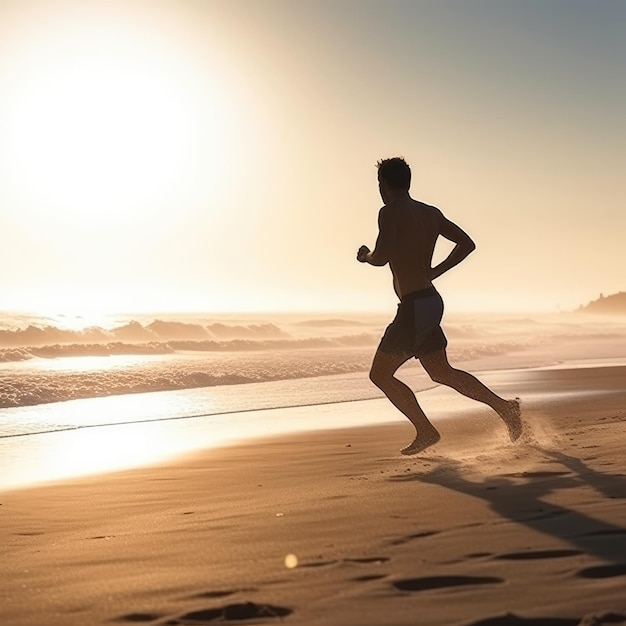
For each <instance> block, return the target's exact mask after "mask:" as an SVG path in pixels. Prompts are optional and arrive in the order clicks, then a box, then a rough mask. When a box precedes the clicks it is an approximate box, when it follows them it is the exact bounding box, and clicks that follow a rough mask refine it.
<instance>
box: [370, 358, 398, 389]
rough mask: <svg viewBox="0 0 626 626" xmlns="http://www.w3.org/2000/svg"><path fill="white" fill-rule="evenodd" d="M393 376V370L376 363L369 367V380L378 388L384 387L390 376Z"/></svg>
mask: <svg viewBox="0 0 626 626" xmlns="http://www.w3.org/2000/svg"><path fill="white" fill-rule="evenodd" d="M392 377H393V372H392V371H390V370H387V369H386V368H384V367H380V366H377V365H376V364H374V365H372V368H371V369H370V380H371V381H372V382H373V383H374V384H375V385H376V386H377V387H378V388H379V389H383V390H384V389H385V387H387V385H388V384H389V382H390V381H391V378H392Z"/></svg>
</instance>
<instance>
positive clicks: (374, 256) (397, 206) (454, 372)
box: [356, 157, 522, 455]
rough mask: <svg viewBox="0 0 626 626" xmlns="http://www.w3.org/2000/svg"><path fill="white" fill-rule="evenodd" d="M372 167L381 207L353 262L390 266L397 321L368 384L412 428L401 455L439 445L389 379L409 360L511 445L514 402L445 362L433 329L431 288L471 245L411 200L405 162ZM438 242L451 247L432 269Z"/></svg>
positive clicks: (518, 424) (435, 308)
mask: <svg viewBox="0 0 626 626" xmlns="http://www.w3.org/2000/svg"><path fill="white" fill-rule="evenodd" d="M377 167H378V187H379V189H380V195H381V197H382V199H383V202H384V203H385V206H383V208H382V209H381V210H380V212H379V214H378V238H377V239H376V245H375V247H374V250H373V251H370V249H369V248H368V247H367V246H361V247H360V248H359V251H358V253H357V257H356V258H357V260H358V261H360V262H361V263H369V264H370V265H376V266H382V265H386V264H387V263H389V267H390V268H391V274H392V276H393V288H394V290H395V292H396V294H397V296H398V298H399V299H400V304H399V305H398V312H397V314H396V317H395V318H394V320H393V322H391V324H390V325H389V326H388V327H387V329H386V330H385V333H384V335H383V338H382V339H381V341H380V345H379V346H378V349H377V350H376V354H375V355H374V361H373V362H372V368H371V371H370V379H371V381H372V382H373V383H374V384H375V385H376V386H377V387H379V388H380V389H381V390H382V391H383V393H384V394H385V395H386V396H387V397H388V398H389V400H390V401H391V402H392V403H393V405H394V406H395V407H396V408H397V409H398V410H399V411H401V412H402V413H403V414H404V415H405V416H406V417H407V418H408V419H409V421H410V422H411V423H412V424H413V426H415V430H416V431H417V434H416V436H415V439H414V441H413V443H411V444H410V445H409V446H407V447H406V448H404V449H403V450H402V451H401V452H402V454H407V455H409V454H418V453H419V452H422V451H423V450H425V449H426V448H428V447H430V446H432V445H433V444H435V443H437V442H438V441H439V439H440V438H441V435H440V434H439V432H438V431H437V429H436V428H435V427H434V426H433V425H432V424H431V423H430V421H429V420H428V418H427V417H426V415H425V413H424V411H422V409H421V407H420V405H419V404H418V402H417V399H416V397H415V394H414V393H413V391H411V389H410V388H409V387H407V385H405V384H404V383H403V382H402V381H400V380H399V379H398V378H396V377H395V376H394V374H395V373H396V371H397V370H398V368H399V367H400V366H401V365H402V364H403V363H406V361H408V360H409V359H410V358H411V357H415V358H416V359H419V360H420V362H421V364H422V366H423V367H424V369H425V370H426V372H427V373H428V375H429V376H430V377H431V378H432V380H433V381H434V382H437V383H441V384H443V385H447V386H449V387H452V388H453V389H456V390H457V391H458V392H459V393H462V394H463V395H464V396H467V397H468V398H472V399H473V400H478V401H479V402H484V403H485V404H487V405H489V406H490V407H491V408H492V409H493V410H494V411H495V412H496V413H497V414H498V415H499V416H500V418H501V419H502V421H503V422H504V423H505V424H506V426H507V428H508V431H509V437H510V439H511V441H515V440H516V439H517V438H518V437H519V436H520V435H521V433H522V420H521V411H520V404H519V400H517V399H515V400H504V399H503V398H501V397H500V396H497V395H496V394H495V393H493V392H492V391H491V390H490V389H488V388H487V387H486V386H485V385H483V383H481V382H480V381H479V380H478V379H477V378H475V377H474V376H472V375H471V374H468V373H467V372H464V371H462V370H458V369H455V368H453V367H452V366H451V365H450V363H448V357H447V355H446V347H447V345H448V341H447V339H446V336H445V335H444V334H443V330H442V329H441V326H440V323H441V318H442V316H443V301H442V299H441V296H440V295H439V293H438V292H437V290H436V289H435V287H434V286H433V284H432V281H433V280H434V279H435V278H438V277H439V276H441V275H442V274H444V273H445V272H447V271H448V270H449V269H452V268H453V267H454V266H455V265H458V264H459V263H460V262H461V261H462V260H463V259H465V257H467V255H468V254H470V252H472V251H473V250H474V249H475V248H476V245H475V244H474V242H473V241H472V240H471V238H470V237H469V235H468V234H467V233H466V232H464V231H463V230H462V229H461V228H460V227H459V226H457V225H456V224H454V223H453V222H451V221H450V220H448V219H446V218H445V217H444V215H443V213H442V212H441V211H440V210H439V209H437V208H436V207H433V206H429V205H428V204H424V203H423V202H419V201H417V200H413V198H411V196H410V194H409V188H410V184H411V169H410V167H409V166H408V164H407V163H406V162H405V161H404V159H402V158H399V157H395V158H392V159H384V160H382V161H379V162H378V163H377ZM440 235H441V236H442V237H445V238H446V239H449V240H450V241H452V242H453V243H455V244H456V245H455V247H454V248H453V250H452V251H451V252H450V254H449V255H448V256H447V257H446V258H445V259H444V260H443V261H442V262H441V263H439V265H437V266H436V267H432V257H433V252H434V249H435V243H436V241H437V238H438V237H439V236H440Z"/></svg>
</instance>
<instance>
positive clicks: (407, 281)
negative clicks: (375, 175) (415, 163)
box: [386, 199, 441, 298]
mask: <svg viewBox="0 0 626 626" xmlns="http://www.w3.org/2000/svg"><path fill="white" fill-rule="evenodd" d="M386 209H387V210H388V211H389V225H390V227H391V228H392V232H393V236H392V245H391V246H390V253H389V266H390V268H391V272H392V274H393V286H394V289H395V291H396V294H397V295H398V297H399V298H402V296H404V295H406V294H408V293H412V292H414V291H418V290H420V289H425V288H426V287H429V286H430V285H431V284H432V283H431V279H430V274H431V266H432V265H431V264H432V256H433V251H434V249H435V243H436V241H437V237H438V236H439V229H440V223H441V221H440V220H441V212H440V211H439V209H437V208H435V207H433V206H430V205H428V204H424V203H422V202H418V201H416V200H412V199H410V200H406V201H402V202H396V203H393V204H391V205H389V206H388V207H386Z"/></svg>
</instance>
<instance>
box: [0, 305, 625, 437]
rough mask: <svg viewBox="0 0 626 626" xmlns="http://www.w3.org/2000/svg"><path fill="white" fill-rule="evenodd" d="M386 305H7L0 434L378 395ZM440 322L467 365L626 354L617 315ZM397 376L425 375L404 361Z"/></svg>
mask: <svg viewBox="0 0 626 626" xmlns="http://www.w3.org/2000/svg"><path fill="white" fill-rule="evenodd" d="M393 314H394V312H393V311H390V313H389V315H388V316H383V315H374V314H371V315H364V314H349V315H337V314H332V315H321V314H314V315H313V314H312V315H307V314H264V315H262V314H255V315H252V314H245V315H237V314H232V315H212V314H197V313H196V314H190V313H186V314H181V315H173V314H167V315H165V314H154V315H112V316H107V317H101V318H97V319H96V318H87V317H80V316H75V317H72V316H62V315H58V316H37V315H27V314H16V313H4V314H1V315H0V438H2V439H5V440H6V439H8V438H13V439H17V438H23V437H30V436H35V435H37V434H41V433H49V432H56V431H64V430H74V429H80V428H87V427H94V426H106V425H113V424H128V423H134V422H147V421H152V422H154V421H163V420H174V419H185V418H190V417H196V418H202V419H204V420H206V421H208V422H210V421H211V420H217V419H218V416H224V415H229V414H233V413H241V412H249V411H257V410H261V409H274V408H282V407H296V406H310V405H318V404H325V403H338V402H349V401H355V400H367V399H374V398H380V397H382V394H381V392H380V391H379V390H378V389H377V388H376V387H374V385H373V384H372V383H371V382H370V381H369V378H368V375H367V372H368V369H369V366H370V363H371V359H372V356H373V354H374V351H375V349H376V345H377V343H378V341H379V339H380V336H381V334H382V332H383V331H384V328H385V326H386V324H387V323H388V322H389V321H390V319H391V318H392V317H393ZM443 326H444V330H445V332H446V335H447V336H448V339H449V348H448V355H449V359H450V362H451V363H452V364H453V365H456V366H459V367H462V368H467V369H469V370H470V371H472V372H473V373H477V372H480V371H488V370H503V369H512V368H527V367H540V366H550V365H555V364H557V363H559V362H562V361H572V362H573V361H581V360H582V361H584V360H585V359H595V360H597V359H611V358H613V359H615V358H622V357H626V320H625V319H624V318H616V317H613V318H599V317H595V316H589V315H585V314H583V313H559V314H537V315H479V314H473V315H455V314H449V315H448V314H446V316H445V317H444V323H443ZM399 375H400V377H401V378H402V379H403V380H405V381H406V382H408V383H409V384H410V385H411V386H412V388H413V389H415V390H420V389H422V390H423V389H427V388H429V387H432V386H433V383H432V382H431V381H430V380H429V379H428V378H427V377H426V376H425V374H424V372H423V370H422V369H421V367H420V366H419V363H418V362H416V361H414V360H412V361H410V362H409V363H407V364H406V365H405V366H403V368H402V369H401V370H400V374H399ZM496 391H497V390H496Z"/></svg>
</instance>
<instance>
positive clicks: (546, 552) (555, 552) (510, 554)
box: [494, 549, 584, 561]
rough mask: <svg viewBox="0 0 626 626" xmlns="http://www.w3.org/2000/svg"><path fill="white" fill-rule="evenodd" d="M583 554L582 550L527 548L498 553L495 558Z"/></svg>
mask: <svg viewBox="0 0 626 626" xmlns="http://www.w3.org/2000/svg"><path fill="white" fill-rule="evenodd" d="M579 554H584V553H583V551H582V550H571V549H561V550H527V551H525V552H508V553H506V554H498V555H497V556H495V557H494V558H495V559H499V560H501V561H531V560H534V559H561V558H563V557H566V556H578V555H579Z"/></svg>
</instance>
